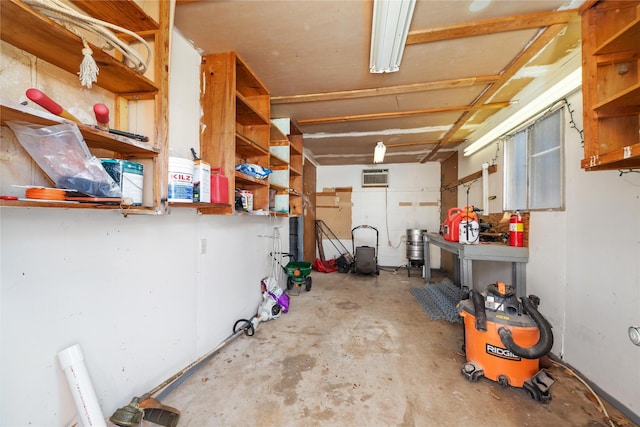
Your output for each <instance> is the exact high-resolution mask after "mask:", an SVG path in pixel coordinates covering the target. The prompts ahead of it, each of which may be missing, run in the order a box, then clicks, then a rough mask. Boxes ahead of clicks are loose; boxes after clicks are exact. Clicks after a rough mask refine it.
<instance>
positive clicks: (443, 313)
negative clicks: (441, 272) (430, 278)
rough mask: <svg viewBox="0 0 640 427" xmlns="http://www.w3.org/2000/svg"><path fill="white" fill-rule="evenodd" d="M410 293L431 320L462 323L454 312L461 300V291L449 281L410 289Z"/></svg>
mask: <svg viewBox="0 0 640 427" xmlns="http://www.w3.org/2000/svg"><path fill="white" fill-rule="evenodd" d="M410 292H411V294H412V295H413V296H414V297H416V299H417V300H418V302H419V303H420V305H421V306H422V308H423V309H424V311H426V312H427V314H428V315H429V317H431V319H432V320H447V321H449V322H451V323H462V318H461V317H460V316H459V315H458V312H457V311H456V305H457V304H458V303H459V302H460V300H461V299H462V290H461V289H460V288H459V287H458V286H456V285H454V284H453V282H451V281H450V280H446V279H445V280H443V281H442V282H440V283H428V284H426V285H425V286H424V287H423V288H411V290H410Z"/></svg>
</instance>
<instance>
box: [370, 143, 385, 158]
mask: <svg viewBox="0 0 640 427" xmlns="http://www.w3.org/2000/svg"><path fill="white" fill-rule="evenodd" d="M386 151H387V147H385V146H384V144H383V143H382V141H378V143H377V144H376V148H374V149H373V163H382V162H383V161H384V153H386Z"/></svg>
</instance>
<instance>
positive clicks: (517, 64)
mask: <svg viewBox="0 0 640 427" xmlns="http://www.w3.org/2000/svg"><path fill="white" fill-rule="evenodd" d="M565 26H566V25H565V24H556V25H552V26H550V27H547V28H546V29H545V30H544V32H543V33H542V34H540V35H539V36H538V37H537V38H536V39H535V40H534V41H532V42H531V43H529V44H528V45H527V47H526V48H525V49H524V50H523V51H521V52H520V54H519V55H518V56H517V57H515V58H514V59H513V61H511V63H510V64H509V65H507V67H506V68H505V69H504V71H503V72H502V75H501V77H500V79H499V80H498V81H497V82H495V83H494V84H493V85H491V87H490V88H489V89H488V90H486V91H485V92H484V93H483V94H482V95H480V96H479V97H478V98H477V99H476V100H475V101H474V105H477V104H482V103H483V102H486V101H487V100H488V99H490V98H491V97H492V96H493V95H495V94H496V93H497V92H498V91H499V90H500V88H502V86H504V85H505V84H506V83H507V82H508V81H509V80H510V79H511V77H513V76H514V75H515V74H516V73H517V72H518V70H520V69H521V68H522V67H524V66H525V65H526V64H527V63H528V62H529V61H530V60H531V59H532V58H533V57H534V56H536V55H537V54H538V53H539V52H540V51H541V50H542V49H543V48H544V47H545V46H546V45H547V44H548V43H549V42H550V41H551V40H553V39H554V38H555V37H556V36H557V35H558V34H559V33H560V32H561V31H562V30H563V29H564V28H565ZM471 116H472V110H469V111H465V112H463V113H462V114H461V115H460V117H459V118H458V120H456V122H455V123H454V124H453V126H452V127H451V129H449V130H448V131H447V133H446V134H445V135H444V136H443V137H442V139H441V140H440V142H439V143H438V144H437V145H436V146H435V147H433V149H432V150H431V152H430V153H429V154H427V155H426V156H425V157H424V158H423V159H422V160H420V163H425V162H428V161H429V160H430V159H432V158H433V157H434V156H435V155H436V153H437V152H438V150H439V149H440V147H441V146H442V144H444V143H446V142H447V141H448V140H449V139H451V138H452V137H453V135H455V133H456V132H457V131H458V130H459V129H460V128H461V127H462V126H463V125H464V124H465V123H466V122H467V120H469V119H470V118H471Z"/></svg>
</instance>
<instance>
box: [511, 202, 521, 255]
mask: <svg viewBox="0 0 640 427" xmlns="http://www.w3.org/2000/svg"><path fill="white" fill-rule="evenodd" d="M523 237H524V220H523V219H522V216H521V215H520V211H516V212H515V213H513V214H512V215H511V218H510V219H509V246H517V247H522V246H523Z"/></svg>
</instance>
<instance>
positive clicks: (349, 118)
mask: <svg viewBox="0 0 640 427" xmlns="http://www.w3.org/2000/svg"><path fill="white" fill-rule="evenodd" d="M509 105H511V103H510V102H508V101H506V102H493V103H490V104H483V105H459V106H453V107H438V108H427V109H424V110H412V111H399V112H392V113H371V114H358V115H353V116H337V117H322V118H318V119H306V120H304V119H303V120H298V124H300V125H316V124H319V123H341V122H354V121H358V120H380V119H391V118H397V117H409V116H419V115H423V114H433V113H448V112H451V111H470V110H473V111H477V110H490V109H496V108H505V107H508V106H509Z"/></svg>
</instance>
